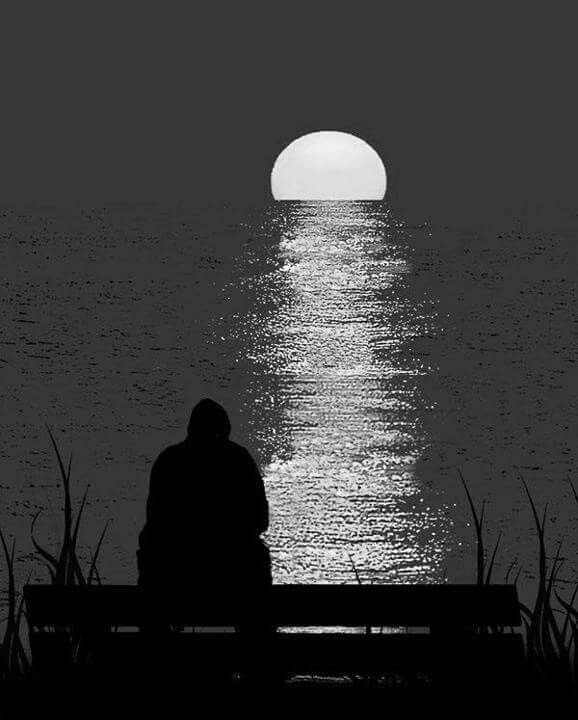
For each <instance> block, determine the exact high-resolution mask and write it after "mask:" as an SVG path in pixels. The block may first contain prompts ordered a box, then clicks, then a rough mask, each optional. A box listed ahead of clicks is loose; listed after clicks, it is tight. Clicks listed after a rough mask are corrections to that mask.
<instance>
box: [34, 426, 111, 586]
mask: <svg viewBox="0 0 578 720" xmlns="http://www.w3.org/2000/svg"><path fill="white" fill-rule="evenodd" d="M46 429H47V430H48V434H49V436H50V441H51V443H52V447H53V448H54V452H55V454H56V459H57V463H58V469H59V471H60V482H61V485H62V490H63V493H64V505H63V536H62V541H61V544H60V549H59V551H58V552H56V553H51V552H49V551H48V550H46V548H45V547H43V546H42V545H41V544H40V543H39V542H38V541H37V539H36V537H35V535H34V528H35V526H36V522H37V520H38V518H39V516H40V514H41V512H42V511H41V510H39V511H38V512H37V513H36V515H35V516H34V518H33V520H32V524H31V527H30V536H31V539H32V544H33V545H34V549H35V550H36V552H37V553H38V555H39V556H40V557H41V558H42V560H43V561H44V564H45V566H46V567H47V569H48V572H49V574H50V578H51V581H52V583H53V584H55V585H91V584H93V582H94V581H96V582H98V583H100V575H99V572H98V567H97V561H98V556H99V554H100V550H101V547H102V543H103V541H104V537H105V535H106V531H107V529H108V522H107V523H106V524H105V526H104V529H103V530H102V533H101V535H100V537H99V539H98V542H97V544H96V548H95V551H94V553H93V554H92V558H91V562H90V566H89V568H88V572H87V573H84V572H83V570H82V567H81V564H80V562H79V559H78V555H77V546H78V533H79V530H80V523H81V520H82V515H83V512H84V508H85V505H86V498H87V495H88V488H87V489H86V490H85V491H84V495H83V497H82V500H81V503H80V507H79V509H78V512H77V514H76V519H74V516H73V510H72V494H71V491H70V477H71V469H72V454H71V455H70V457H69V459H68V463H67V465H66V467H65V465H64V461H63V459H62V454H61V452H60V448H59V447H58V443H57V442H56V440H55V438H54V434H53V432H52V430H51V428H50V427H49V426H48V425H47V426H46Z"/></svg>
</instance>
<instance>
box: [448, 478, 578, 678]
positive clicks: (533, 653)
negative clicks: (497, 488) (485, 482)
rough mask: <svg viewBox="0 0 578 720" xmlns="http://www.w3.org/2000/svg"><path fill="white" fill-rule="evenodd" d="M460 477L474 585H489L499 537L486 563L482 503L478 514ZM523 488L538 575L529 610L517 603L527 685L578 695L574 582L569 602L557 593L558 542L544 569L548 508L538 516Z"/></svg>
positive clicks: (577, 615)
mask: <svg viewBox="0 0 578 720" xmlns="http://www.w3.org/2000/svg"><path fill="white" fill-rule="evenodd" d="M459 474H460V479H461V481H462V485H463V487H464V490H465V492H466V496H467V498H468V503H469V506H470V510H471V513H472V517H473V520H474V528H475V533H476V582H477V583H478V584H484V583H485V584H488V583H489V582H490V580H491V577H492V571H493V569H494V564H495V560H496V554H497V550H498V547H499V544H500V539H501V535H500V536H498V539H497V541H496V544H495V546H494V549H493V551H492V553H491V556H490V557H489V559H488V556H487V554H486V549H485V545H484V536H483V529H484V528H483V524H484V514H485V512H484V511H485V502H483V503H482V508H481V511H480V512H479V513H478V512H477V510H476V507H475V504H474V502H473V500H472V497H471V494H470V492H469V489H468V487H467V485H466V482H465V480H464V478H463V475H462V473H461V472H460V473H459ZM569 482H570V488H571V491H572V495H573V497H574V499H575V500H576V503H577V504H578V492H577V491H576V488H575V487H574V485H573V484H572V482H571V481H569ZM522 485H523V488H524V492H525V495H526V497H527V499H528V502H529V505H530V509H531V512H532V517H533V520H534V525H535V528H536V536H537V541H538V577H537V585H536V596H535V600H534V603H533V605H532V607H528V606H527V605H525V604H523V603H520V610H521V614H522V622H523V626H524V636H525V651H526V667H527V671H528V673H529V676H530V678H531V679H532V681H538V682H539V683H540V684H541V685H544V684H546V685H548V686H557V687H564V688H570V689H572V690H573V691H574V692H576V691H578V652H577V650H578V609H577V608H576V606H575V601H576V597H577V595H578V583H577V584H576V586H575V588H574V590H573V592H572V594H571V596H570V597H569V598H568V597H566V598H565V597H563V596H562V595H561V593H559V592H558V590H557V589H556V580H557V577H558V573H559V571H560V567H561V566H562V562H563V561H562V559H561V557H560V552H561V547H562V542H560V543H559V544H558V547H557V550H556V555H555V557H554V560H553V562H552V563H551V565H550V567H548V561H547V553H546V545H547V543H546V521H547V511H548V506H547V505H546V506H545V507H544V509H543V511H542V514H541V515H540V513H539V512H538V509H537V508H536V504H535V502H534V498H533V497H532V494H531V492H530V490H529V488H528V486H527V484H526V482H525V481H524V480H523V479H522ZM514 565H515V561H513V562H511V563H510V565H509V567H508V570H507V572H506V577H505V581H506V582H507V581H508V578H509V575H510V573H511V571H512V569H513V567H514ZM520 571H521V568H520V570H519V571H518V575H517V576H516V579H515V581H514V584H516V582H517V579H518V577H519V575H520ZM492 630H493V631H501V630H503V629H500V628H492Z"/></svg>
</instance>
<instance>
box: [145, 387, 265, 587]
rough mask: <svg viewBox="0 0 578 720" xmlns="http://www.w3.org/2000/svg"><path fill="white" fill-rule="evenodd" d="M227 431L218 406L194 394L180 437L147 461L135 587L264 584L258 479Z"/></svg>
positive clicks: (224, 416)
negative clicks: (146, 492) (185, 429)
mask: <svg viewBox="0 0 578 720" xmlns="http://www.w3.org/2000/svg"><path fill="white" fill-rule="evenodd" d="M230 431H231V423H230V421H229V417H228V415H227V413H226V411H225V410H224V408H223V407H221V406H220V405H219V404H218V403H216V402H214V401H212V400H209V399H204V400H201V401H200V402H199V403H198V404H197V405H196V406H195V407H194V408H193V411H192V413H191V418H190V421H189V425H188V432H187V437H186V439H185V440H183V441H182V442H180V443H178V444H177V445H173V446H171V447H168V448H167V449H166V450H164V451H163V452H162V453H161V454H160V455H159V457H158V458H157V460H156V462H155V463H154V465H153V468H152V472H151V480H150V491H149V497H148V502H147V508H146V524H145V526H144V528H143V530H142V532H141V534H140V537H139V549H138V552H137V558H138V571H139V581H138V582H139V585H140V586H141V587H144V588H148V589H159V590H160V589H162V588H175V587H178V588H181V589H182V588H184V589H190V590H195V589H199V588H203V590H207V589H209V590H211V591H215V592H218V590H219V588H230V587H240V586H242V587H244V588H246V589H247V590H250V591H251V592H253V593H255V592H258V591H259V590H260V589H264V588H266V587H268V586H270V585H271V566H270V558H269V552H268V549H267V547H266V546H265V545H264V543H263V541H262V540H261V537H260V535H261V533H262V532H264V531H265V530H266V529H267V527H268V524H269V511H268V503H267V498H266V496H265V489H264V485H263V480H262V478H261V475H260V473H259V469H258V468H257V465H256V464H255V461H254V460H253V458H252V457H251V455H250V453H249V452H248V451H247V450H246V449H245V448H244V447H242V446H241V445H238V444H237V443H235V442H233V441H231V440H229V433H230Z"/></svg>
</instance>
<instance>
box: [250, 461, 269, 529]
mask: <svg viewBox="0 0 578 720" xmlns="http://www.w3.org/2000/svg"><path fill="white" fill-rule="evenodd" d="M246 458H247V480H248V498H247V500H248V503H247V507H248V509H249V517H250V522H251V530H252V531H254V532H255V533H256V534H257V535H260V534H261V533H262V532H265V530H267V528H268V527H269V503H268V502H267V496H266V495H265V485H264V483H263V478H262V477H261V473H260V472H259V468H258V467H257V463H256V462H255V461H254V460H253V458H252V457H251V454H250V453H249V451H246Z"/></svg>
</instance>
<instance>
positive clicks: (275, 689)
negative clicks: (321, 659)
mask: <svg viewBox="0 0 578 720" xmlns="http://www.w3.org/2000/svg"><path fill="white" fill-rule="evenodd" d="M577 702H578V698H577V697H576V695H573V694H572V693H569V692H568V691H565V692H561V691H560V690H556V689H555V688H545V687H540V686H539V685H536V684H535V683H534V684H532V683H528V682H524V683H523V684H521V685H519V686H518V687H509V688H505V687H501V688H500V687H493V688H492V687H478V686H476V685H475V683H473V684H470V683H467V684H464V685H456V684H453V685H452V684H451V683H449V684H439V685H437V686H436V685H435V684H433V683H432V682H431V679H430V678H427V677H424V676H422V677H417V678H413V679H411V680H408V679H407V678H402V677H396V676H388V677H381V678H367V677H366V678H362V677H347V678H345V677H342V678H316V679H313V678H304V677H300V678H299V677H292V678H289V679H286V680H285V681H283V682H277V683H273V684H271V683H268V684H264V683H263V682H260V681H258V680H256V681H253V682H250V681H249V680H248V679H247V678H241V677H239V676H233V677H230V676H228V677H217V676H205V677H202V678H191V677H190V676H188V675H185V674H182V675H180V674H177V675H173V676H171V677H159V675H158V674H157V675H155V676H153V675H149V676H147V675H134V674H132V675H131V674H126V675H120V674H118V675H115V676H114V677H110V676H109V677H105V676H102V677H100V678H99V677H95V676H91V677H83V676H81V675H78V676H72V675H70V676H60V677H52V678H50V677H32V678H28V679H26V680H21V681H18V682H16V681H15V682H13V683H11V684H7V685H6V686H5V687H4V688H3V692H2V700H1V705H0V718H1V719H2V720H4V719H11V718H18V720H27V719H28V718H35V719H36V718H39V717H59V718H73V717H74V718H82V719H83V720H84V719H85V718H88V719H92V718H95V719H96V718H99V719H100V718H106V719H107V720H113V719H115V718H123V719H124V718H131V717H134V718H159V717H160V718H163V719H164V718H168V717H183V716H184V715H190V716H191V717H194V718H198V719H199V720H201V719H202V720H204V719H205V718H206V719H207V720H209V719H210V720H215V719H219V718H232V717H237V716H240V717H252V718H295V717H297V718H314V717H315V718H332V717H334V718H349V717H355V718H370V717H371V718H373V717H375V718H414V717H415V718H424V717H446V718H458V717H459V718H475V719H476V718H479V719H480V720H481V718H491V720H496V719H497V718H536V719H538V718H545V717H552V716H553V715H555V714H556V713H557V712H558V711H559V712H562V710H563V709H564V711H565V714H566V713H567V712H568V711H569V710H570V708H569V707H568V705H569V704H570V706H571V707H572V708H576V703H577Z"/></svg>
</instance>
